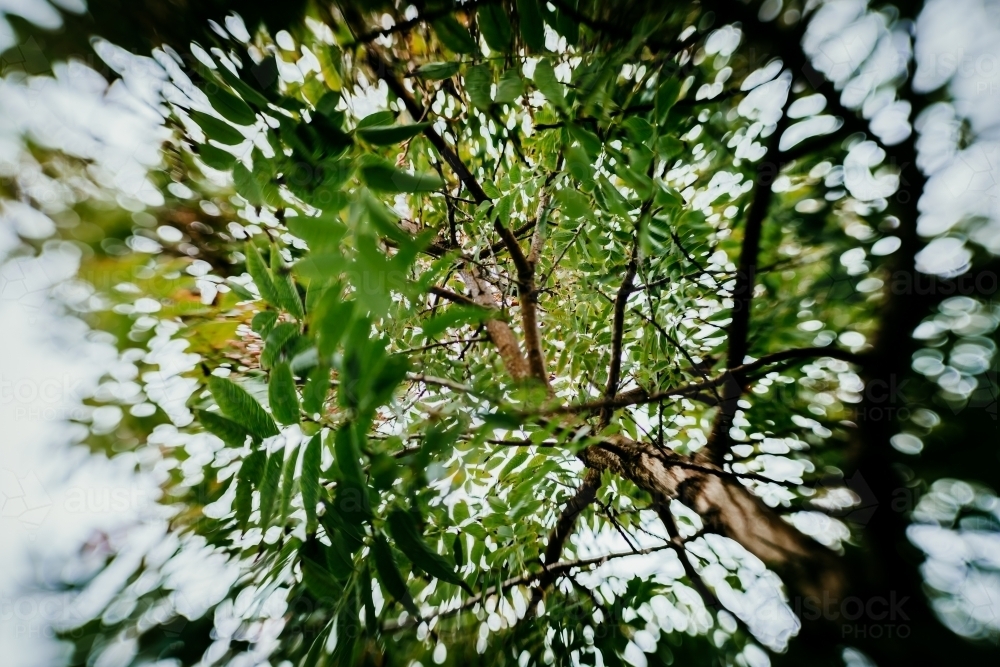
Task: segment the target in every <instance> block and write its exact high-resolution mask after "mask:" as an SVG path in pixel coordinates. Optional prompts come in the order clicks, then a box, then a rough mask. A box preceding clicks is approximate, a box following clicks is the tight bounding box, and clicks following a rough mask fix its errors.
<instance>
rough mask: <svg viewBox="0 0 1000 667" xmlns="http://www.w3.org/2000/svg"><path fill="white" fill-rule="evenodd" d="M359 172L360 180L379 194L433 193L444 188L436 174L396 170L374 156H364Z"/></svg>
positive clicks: (387, 162) (389, 163) (391, 165)
mask: <svg viewBox="0 0 1000 667" xmlns="http://www.w3.org/2000/svg"><path fill="white" fill-rule="evenodd" d="M366 157H368V158H369V159H367V160H365V161H364V163H363V164H362V166H361V167H360V169H359V171H360V173H361V180H362V181H364V182H365V185H367V186H368V187H369V188H371V189H372V190H378V191H380V192H435V191H437V190H440V189H441V188H443V187H444V181H442V180H441V177H440V176H438V175H437V174H432V173H417V174H411V173H409V172H406V171H403V170H402V169H398V168H397V167H395V166H394V165H393V164H392V163H391V162H389V161H388V160H384V159H382V158H377V157H375V156H374V155H371V156H366Z"/></svg>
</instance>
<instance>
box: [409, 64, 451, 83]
mask: <svg viewBox="0 0 1000 667" xmlns="http://www.w3.org/2000/svg"><path fill="white" fill-rule="evenodd" d="M458 68H459V63H427V64H426V65H421V66H420V67H418V68H417V76H420V77H423V78H424V79H430V80H432V81H440V80H441V79H448V78H450V77H453V76H455V75H456V74H458Z"/></svg>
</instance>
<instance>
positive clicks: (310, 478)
mask: <svg viewBox="0 0 1000 667" xmlns="http://www.w3.org/2000/svg"><path fill="white" fill-rule="evenodd" d="M322 458H323V439H322V435H321V434H319V433H317V434H316V435H314V436H313V437H312V439H311V440H309V444H307V445H306V450H305V452H303V454H302V475H301V476H300V478H299V485H300V486H301V487H302V505H303V507H305V510H306V533H308V534H309V535H312V534H313V533H315V532H316V527H317V526H318V522H317V520H316V505H317V504H318V503H319V466H320V463H321V462H322Z"/></svg>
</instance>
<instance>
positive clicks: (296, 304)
mask: <svg viewBox="0 0 1000 667" xmlns="http://www.w3.org/2000/svg"><path fill="white" fill-rule="evenodd" d="M271 276H272V277H273V279H274V287H275V290H276V291H277V293H278V301H279V302H280V303H281V307H282V308H284V309H285V312H288V313H290V314H291V315H292V317H294V318H295V319H297V320H301V319H302V318H304V317H305V312H304V311H303V310H302V298H301V297H300V296H299V292H298V290H297V289H295V281H294V280H292V274H291V272H290V271H289V270H288V269H287V268H286V267H285V266H284V265H283V264H282V262H281V255H280V254H279V253H278V248H277V246H271Z"/></svg>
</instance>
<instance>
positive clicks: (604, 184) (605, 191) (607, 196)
mask: <svg viewBox="0 0 1000 667" xmlns="http://www.w3.org/2000/svg"><path fill="white" fill-rule="evenodd" d="M599 183H600V185H601V194H602V195H604V202H605V203H606V204H607V207H608V210H609V211H610V212H611V213H614V214H615V215H617V216H619V217H620V218H623V219H625V220H629V219H630V217H629V211H630V210H631V209H632V205H631V204H629V202H628V200H627V199H625V196H624V195H623V194H622V193H621V192H619V191H618V188H616V187H615V186H614V185H613V184H612V183H611V181H609V180H608V177H607V176H603V175H602V176H601V178H600V180H599Z"/></svg>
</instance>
